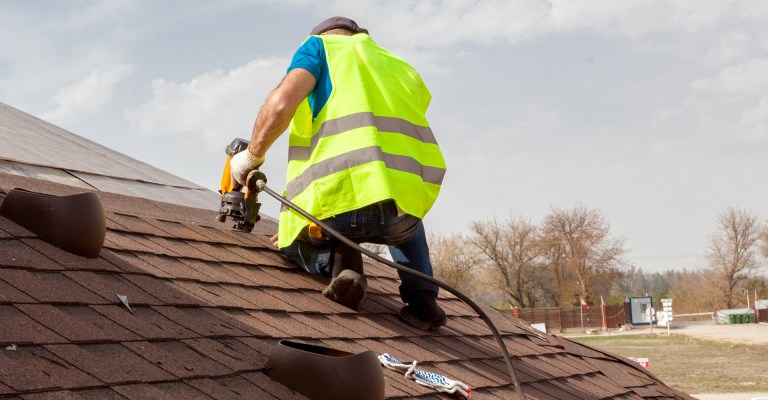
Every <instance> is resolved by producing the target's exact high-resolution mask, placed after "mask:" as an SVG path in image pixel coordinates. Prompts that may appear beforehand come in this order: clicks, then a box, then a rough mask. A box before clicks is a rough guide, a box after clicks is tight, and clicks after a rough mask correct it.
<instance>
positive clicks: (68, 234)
mask: <svg viewBox="0 0 768 400" xmlns="http://www.w3.org/2000/svg"><path fill="white" fill-rule="evenodd" d="M0 215H2V216H4V217H6V218H8V219H10V220H11V221H13V222H15V223H17V224H19V225H21V226H23V227H25V228H27V229H29V230H30V231H32V232H33V233H35V234H36V235H38V236H40V238H41V239H43V240H45V241H46V242H48V243H50V244H52V245H54V246H56V247H58V248H60V249H62V250H65V251H68V252H70V253H72V254H76V255H79V256H83V257H89V258H96V257H98V256H99V253H100V252H101V248H102V246H103V245H104V237H105V236H106V233H107V222H106V218H105V217H104V207H103V206H102V204H101V200H99V197H98V196H97V195H96V194H95V193H91V192H88V193H81V194H75V195H71V196H53V195H49V194H45V193H37V192H31V191H28V190H24V189H17V188H14V189H11V190H10V191H8V194H7V195H6V196H5V200H4V201H3V203H2V205H0Z"/></svg>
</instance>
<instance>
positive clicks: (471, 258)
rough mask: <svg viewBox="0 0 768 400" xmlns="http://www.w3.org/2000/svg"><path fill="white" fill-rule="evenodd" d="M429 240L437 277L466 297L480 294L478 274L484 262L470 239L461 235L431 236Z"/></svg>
mask: <svg viewBox="0 0 768 400" xmlns="http://www.w3.org/2000/svg"><path fill="white" fill-rule="evenodd" d="M427 239H428V242H429V247H430V257H431V261H432V269H433V272H434V275H435V277H436V278H438V279H440V280H442V281H443V282H445V283H447V284H449V285H451V286H453V287H455V288H456V289H458V290H460V291H461V292H462V293H464V294H466V295H470V296H471V295H473V294H475V293H478V292H479V290H478V289H479V283H478V276H477V275H478V274H477V273H478V270H479V269H480V266H481V264H482V263H483V262H484V261H483V259H482V257H481V256H480V254H478V252H477V250H476V249H475V248H474V246H472V244H471V242H470V241H469V239H467V238H466V237H465V236H463V235H461V234H451V235H450V236H442V235H437V234H429V236H428V237H427Z"/></svg>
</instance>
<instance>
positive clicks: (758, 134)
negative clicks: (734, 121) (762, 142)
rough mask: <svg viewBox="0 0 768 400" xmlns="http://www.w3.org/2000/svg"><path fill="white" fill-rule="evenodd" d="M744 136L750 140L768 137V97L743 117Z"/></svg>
mask: <svg viewBox="0 0 768 400" xmlns="http://www.w3.org/2000/svg"><path fill="white" fill-rule="evenodd" d="M741 125H742V127H743V130H744V134H743V135H744V136H745V137H746V138H748V139H764V138H766V137H768V96H763V97H762V98H760V100H759V101H758V102H757V105H756V106H755V107H753V108H750V109H747V110H745V111H744V113H743V114H742V117H741Z"/></svg>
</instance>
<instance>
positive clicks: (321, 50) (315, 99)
mask: <svg viewBox="0 0 768 400" xmlns="http://www.w3.org/2000/svg"><path fill="white" fill-rule="evenodd" d="M296 68H301V69H305V70H307V71H309V73H311V74H312V75H314V77H315V79H316V80H317V83H316V84H315V88H314V89H313V90H312V92H311V93H310V94H309V97H308V101H309V108H310V109H311V110H312V118H313V119H314V118H317V114H319V113H320V110H322V109H323V107H324V106H325V103H326V102H328V97H329V96H330V95H331V89H332V87H331V76H330V75H329V74H328V60H327V59H326V58H325V46H324V45H323V41H322V40H321V39H320V38H319V37H317V36H311V37H310V38H309V39H307V40H306V41H305V42H304V44H302V45H301V47H299V49H298V50H297V51H296V54H294V55H293V60H291V65H290V66H289V67H288V71H287V72H291V70H293V69H296Z"/></svg>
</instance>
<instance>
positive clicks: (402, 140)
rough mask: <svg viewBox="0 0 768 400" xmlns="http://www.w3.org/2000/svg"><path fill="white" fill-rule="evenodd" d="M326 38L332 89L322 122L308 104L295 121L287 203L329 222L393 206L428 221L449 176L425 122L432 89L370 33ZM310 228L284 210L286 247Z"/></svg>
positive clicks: (282, 230)
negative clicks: (354, 212)
mask: <svg viewBox="0 0 768 400" xmlns="http://www.w3.org/2000/svg"><path fill="white" fill-rule="evenodd" d="M318 37H319V38H320V39H321V40H322V41H323V45H324V48H325V54H326V59H327V62H328V70H329V75H330V80H331V86H332V89H331V94H330V96H329V98H328V101H327V102H326V104H325V106H324V107H323V109H322V110H320V112H319V113H318V115H317V118H315V119H314V121H313V120H312V111H311V110H310V107H309V103H308V100H307V99H305V100H304V101H303V102H302V103H301V104H300V105H299V108H298V109H297V111H296V114H295V115H294V117H293V120H292V121H291V127H290V135H289V153H288V171H287V185H286V189H285V196H286V198H287V199H288V200H290V201H292V202H293V203H295V204H296V205H298V206H299V207H301V208H303V209H304V210H306V211H307V212H309V213H310V214H312V215H313V216H315V217H316V218H318V219H321V220H322V219H325V218H329V217H332V216H334V215H338V214H341V213H344V212H347V211H352V210H357V209H360V208H362V207H365V206H367V205H370V204H374V203H377V202H380V201H384V200H388V199H394V200H395V203H396V204H397V206H398V207H399V208H400V209H401V210H402V211H403V212H405V213H406V214H410V215H413V216H416V217H419V218H423V217H424V215H426V213H427V211H429V209H430V208H431V207H432V204H434V202H435V199H436V198H437V194H438V192H439V191H440V184H441V183H442V181H443V176H444V175H445V161H444V159H443V156H442V153H441V152H440V148H439V147H438V145H437V141H436V140H435V137H434V135H433V134H432V130H431V129H430V128H429V123H428V122H427V118H426V116H425V113H426V111H427V106H428V105H429V102H430V100H431V99H432V96H431V95H430V93H429V90H427V87H426V86H425V85H424V82H423V81H422V80H421V77H420V76H419V74H418V72H416V70H415V69H414V68H413V67H411V66H410V65H409V64H408V63H406V62H405V61H404V60H402V59H400V58H398V57H397V56H395V55H393V54H392V53H390V52H389V51H387V50H386V49H384V48H382V47H379V46H378V45H377V44H376V43H375V42H374V41H373V40H372V39H371V38H370V36H368V35H367V34H364V33H359V34H356V35H354V36H345V35H325V36H318ZM308 224H309V221H308V220H307V219H306V218H304V217H302V216H301V215H299V214H298V213H296V212H295V211H293V210H290V209H288V208H286V207H283V209H282V211H281V212H280V224H279V243H278V246H279V247H281V248H282V247H286V246H289V245H290V244H291V243H293V241H294V240H295V239H296V237H297V236H298V235H299V233H300V232H301V230H302V229H303V228H304V227H306V226H307V225H308Z"/></svg>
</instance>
